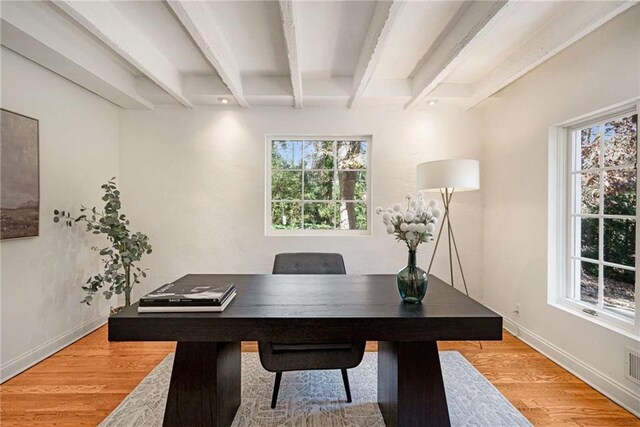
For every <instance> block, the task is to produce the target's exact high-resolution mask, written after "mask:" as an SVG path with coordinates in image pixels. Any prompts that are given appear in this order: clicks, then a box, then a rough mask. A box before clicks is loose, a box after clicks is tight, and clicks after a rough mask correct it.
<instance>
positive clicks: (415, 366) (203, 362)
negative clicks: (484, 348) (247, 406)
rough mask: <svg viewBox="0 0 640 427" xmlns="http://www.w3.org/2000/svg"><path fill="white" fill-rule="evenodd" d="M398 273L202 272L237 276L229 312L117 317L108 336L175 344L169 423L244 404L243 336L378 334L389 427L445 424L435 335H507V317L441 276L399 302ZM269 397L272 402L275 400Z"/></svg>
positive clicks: (213, 420) (212, 417)
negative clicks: (412, 299)
mask: <svg viewBox="0 0 640 427" xmlns="http://www.w3.org/2000/svg"><path fill="white" fill-rule="evenodd" d="M395 280H396V278H395V275H367V276H352V275H318V276H315V275H309V276H306V275H305V276H301V275H207V274H202V275H195V274H190V275H187V276H184V277H183V278H181V279H179V281H189V282H193V283H201V284H210V283H221V284H223V283H234V284H235V285H236V287H237V295H236V297H235V300H234V301H232V302H231V303H230V304H229V306H228V307H227V309H226V310H225V311H224V312H222V313H142V314H139V313H138V311H137V309H138V306H137V304H134V305H132V306H131V307H129V308H127V309H125V310H123V311H121V312H120V313H118V314H116V315H115V316H112V317H110V318H109V340H110V341H177V343H178V344H177V347H176V354H175V361H174V363H173V371H172V374H171V384H170V386H169V395H168V398H167V406H166V409H165V414H164V425H165V426H189V427H191V426H216V427H222V426H229V425H231V423H232V421H233V418H234V416H235V414H236V411H237V409H238V406H239V405H240V342H241V341H257V340H268V341H277V342H281V343H288V342H292V343H293V342H295V343H298V342H305V343H312V342H333V341H335V342H340V341H356V340H357V341H364V340H368V341H378V342H379V346H378V403H379V406H380V410H381V412H382V415H383V416H384V420H385V423H386V425H387V426H427V425H429V426H432V425H433V426H447V425H449V412H448V409H447V400H446V396H445V391H444V384H443V381H442V372H441V369H440V359H439V357H438V347H437V345H436V342H437V341H443V340H500V339H502V318H501V317H500V316H499V315H497V314H496V313H494V312H493V311H491V310H489V309H488V308H486V307H485V306H483V305H482V304H480V303H478V302H476V301H474V300H472V299H471V298H469V297H467V296H466V295H464V294H463V293H461V292H459V291H458V290H456V289H453V288H452V287H451V286H449V285H447V284H446V283H444V282H443V281H441V280H440V279H438V278H437V277H435V276H431V277H430V278H429V288H428V291H427V295H426V296H425V299H424V300H423V302H422V304H418V305H410V304H403V303H402V302H401V301H400V297H399V295H398V290H397V287H396V282H395ZM268 404H269V402H265V405H268Z"/></svg>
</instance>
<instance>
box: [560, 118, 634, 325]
mask: <svg viewBox="0 0 640 427" xmlns="http://www.w3.org/2000/svg"><path fill="white" fill-rule="evenodd" d="M567 132H568V135H567V139H566V141H567V142H568V144H567V149H568V157H569V159H568V171H569V173H568V174H567V181H568V182H567V184H568V201H567V203H566V208H567V209H568V215H566V222H565V224H566V225H565V227H566V229H567V231H568V232H567V252H568V256H567V258H566V260H567V261H566V262H567V264H568V265H566V270H565V271H566V272H567V286H566V289H565V295H564V297H565V298H567V299H569V300H571V301H574V302H576V303H578V304H579V306H580V308H581V309H582V311H583V312H584V313H588V314H591V315H593V316H599V317H601V318H604V319H607V318H611V319H615V320H620V321H622V322H623V323H624V322H627V323H629V324H633V322H634V317H635V310H636V294H637V289H638V285H637V277H636V252H637V245H638V242H637V238H636V236H637V233H636V222H637V199H638V187H637V147H638V115H637V113H636V111H635V109H634V110H631V111H625V112H622V113H617V114H615V115H608V116H607V115H601V116H600V117H598V118H595V119H592V120H590V121H589V122H588V123H582V124H580V125H578V126H574V127H571V128H567Z"/></svg>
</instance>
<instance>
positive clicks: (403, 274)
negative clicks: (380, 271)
mask: <svg viewBox="0 0 640 427" xmlns="http://www.w3.org/2000/svg"><path fill="white" fill-rule="evenodd" d="M396 281H397V282H398V291H399V292H400V296H401V297H402V301H403V302H406V303H408V304H420V301H422V298H424V295H425V294H426V293H427V284H428V276H427V273H426V272H425V271H424V270H423V269H421V268H420V267H418V266H417V265H416V252H415V251H409V261H407V266H406V267H405V268H403V269H402V270H400V271H399V272H398V275H397V276H396Z"/></svg>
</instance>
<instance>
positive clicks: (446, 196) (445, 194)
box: [427, 188, 482, 348]
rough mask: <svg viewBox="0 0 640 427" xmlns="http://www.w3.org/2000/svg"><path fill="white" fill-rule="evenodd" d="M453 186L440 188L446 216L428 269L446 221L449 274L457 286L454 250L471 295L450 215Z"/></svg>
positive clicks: (465, 290)
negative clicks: (454, 279) (454, 278)
mask: <svg viewBox="0 0 640 427" xmlns="http://www.w3.org/2000/svg"><path fill="white" fill-rule="evenodd" d="M453 191H454V189H453V188H452V189H451V190H449V189H448V188H446V189H444V190H440V195H441V196H442V204H443V205H444V216H443V217H442V223H441V224H440V231H438V237H437V239H436V245H435V247H434V248H433V255H431V261H430V262H429V269H428V270H427V274H429V273H431V267H432V266H433V260H434V259H435V257H436V252H437V250H438V243H440V238H441V237H442V230H443V229H444V223H445V222H446V223H447V240H448V241H449V274H450V275H451V286H452V287H453V288H455V284H454V281H453V252H452V250H453V251H455V253H456V260H457V261H458V267H459V268H460V275H461V276H462V284H463V285H464V293H465V294H467V296H469V289H468V288H467V280H466V279H465V277H464V270H463V269H462V262H461V261H460V252H458V245H457V244H456V238H455V236H454V235H453V228H452V227H451V216H450V215H449V206H450V205H451V199H452V198H453ZM478 343H479V344H480V348H482V343H481V342H480V341H478Z"/></svg>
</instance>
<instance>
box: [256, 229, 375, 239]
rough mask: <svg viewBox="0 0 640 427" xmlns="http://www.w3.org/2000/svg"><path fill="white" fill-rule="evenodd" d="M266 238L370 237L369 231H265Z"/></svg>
mask: <svg viewBox="0 0 640 427" xmlns="http://www.w3.org/2000/svg"><path fill="white" fill-rule="evenodd" d="M265 236H267V237H283V236H284V237H313V236H316V237H371V236H372V233H371V230H270V229H267V230H265Z"/></svg>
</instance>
